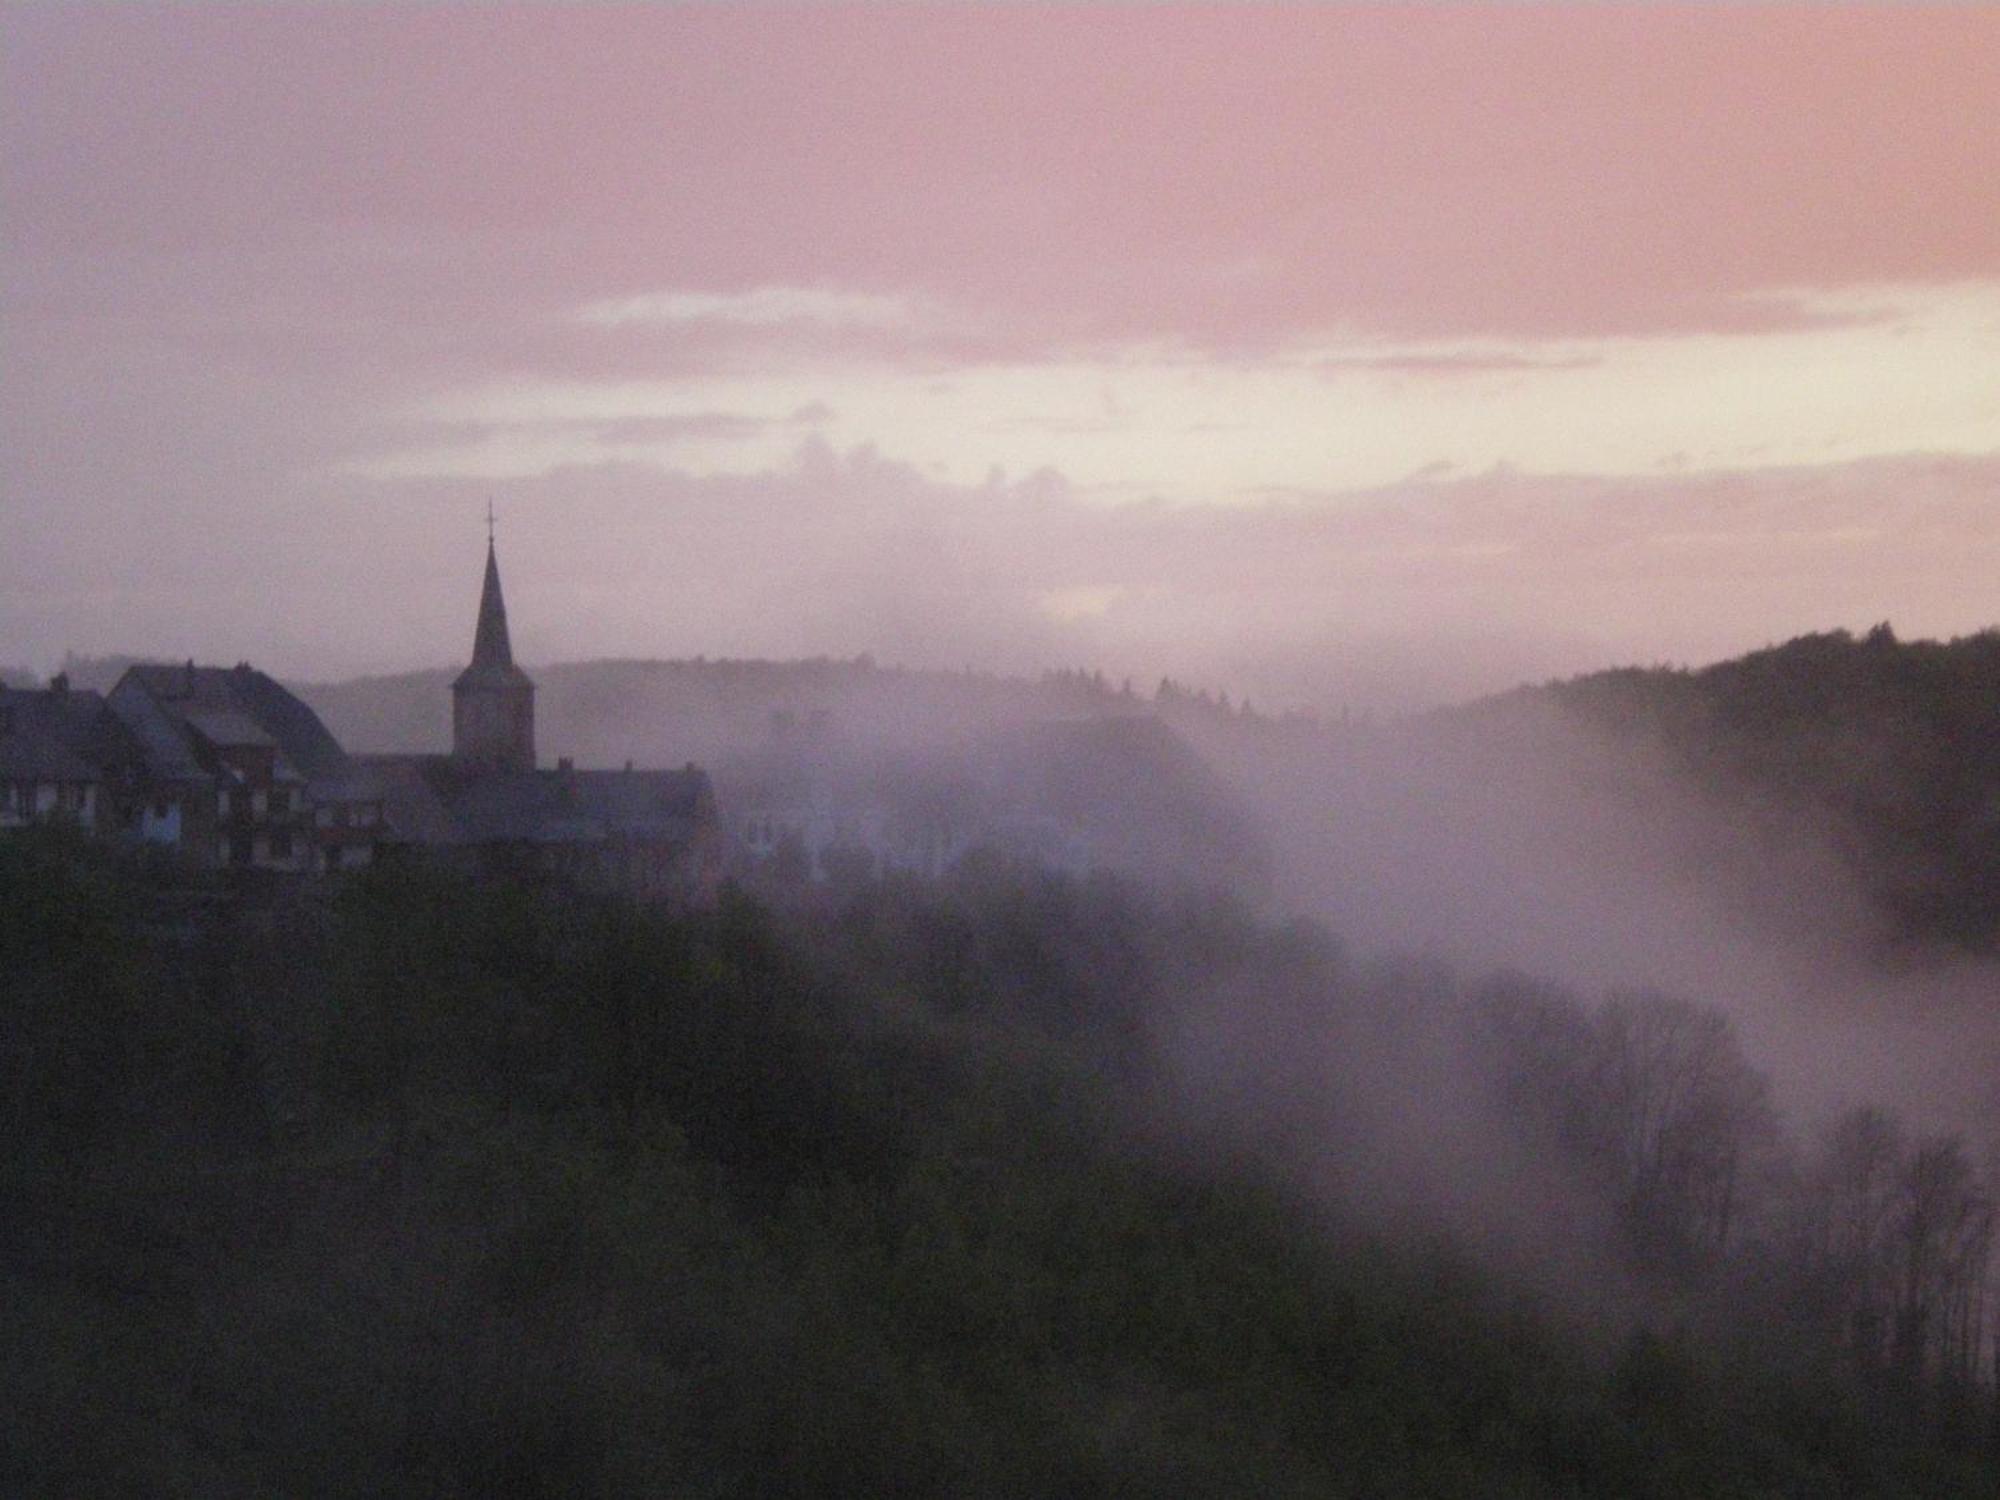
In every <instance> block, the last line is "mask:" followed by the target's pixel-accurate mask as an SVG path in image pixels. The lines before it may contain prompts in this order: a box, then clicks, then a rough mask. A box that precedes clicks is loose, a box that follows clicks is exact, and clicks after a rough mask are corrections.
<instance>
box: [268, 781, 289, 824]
mask: <svg viewBox="0 0 2000 1500" xmlns="http://www.w3.org/2000/svg"><path fill="white" fill-rule="evenodd" d="M291 810H292V794H291V792H290V791H289V790H288V789H287V788H285V787H281V786H274V787H272V788H271V815H272V816H273V817H278V818H282V817H285V816H287V815H288V814H290V812H291Z"/></svg>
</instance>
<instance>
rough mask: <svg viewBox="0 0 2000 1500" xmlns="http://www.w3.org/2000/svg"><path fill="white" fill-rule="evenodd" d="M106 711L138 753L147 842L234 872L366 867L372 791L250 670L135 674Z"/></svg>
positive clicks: (138, 824) (376, 827) (281, 693)
mask: <svg viewBox="0 0 2000 1500" xmlns="http://www.w3.org/2000/svg"><path fill="white" fill-rule="evenodd" d="M106 702H107V703H108V704H109V706H110V708H111V709H112V711H113V712H114V713H115V714H116V715H117V717H118V719H119V720H120V721H121V722H122V723H123V725H124V726H125V728H126V729H127V730H128V731H129V732H130V734H131V736H132V738H133V739H134V740H135V741H136V742H137V744H138V749H139V757H140V763H141V765H142V767H143V785H142V786H141V787H140V788H138V789H137V793H136V795H137V796H138V798H139V801H140V809H139V812H138V815H137V817H136V819H135V820H134V831H136V832H137V833H138V834H139V835H140V836H141V837H142V838H145V839H147V840H148V841H150V842H154V843H161V844H167V845H171V846H173V847H175V848H178V849H179V850H180V851H181V852H182V853H183V854H185V855H186V856H187V857H188V858H189V859H191V860H192V861H193V862H194V863H196V864H199V865H207V866H223V867H230V868H237V869H262V870H278V871H289V872H295V873H297V872H304V871H311V870H328V869H351V868H354V867H356V866H359V865H365V864H367V863H368V862H369V861H370V860H371V859H372V858H373V853H374V847H375V844H376V842H377V841H378V839H379V838H380V836H381V833H382V820H381V806H382V797H381V792H380V789H379V787H378V786H377V785H376V784H375V782H374V780H373V779H372V778H371V777H370V776H368V775H367V774H366V773H365V772H364V771H363V770H362V769H361V767H359V766H358V765H357V764H356V763H355V762H354V761H353V759H352V758H350V757H349V756H348V754H347V752H346V751H344V750H343V749H341V748H340V743H339V741H337V740H336V739H334V737H333V736H332V734H330V733H328V731H327V728H326V726H325V725H324V724H322V723H321V722H320V721H319V716H318V715H317V714H315V713H314V712H313V711H312V710H311V709H310V708H308V707H307V706H306V705H305V704H304V703H302V702H300V701H299V699H298V698H296V697H295V696H293V694H291V693H290V692H288V691H287V690H286V689H285V688H284V687H282V686H281V685H280V684H279V683H278V682H277V681H275V680H274V679H273V678H271V677H268V676H266V675H265V674H264V673H262V672H259V671H257V670H256V669H255V668H254V667H252V666H251V665H250V664H249V663H248V662H238V663H237V664H236V665H235V666H234V667H200V666H196V665H195V664H194V663H193V662H188V663H186V664H185V665H183V666H160V665H142V666H136V667H132V668H130V669H128V670H127V671H126V673H125V675H124V676H123V677H121V678H119V680H118V685H117V686H116V687H114V688H112V690H111V694H110V697H109V698H108V699H107V700H106Z"/></svg>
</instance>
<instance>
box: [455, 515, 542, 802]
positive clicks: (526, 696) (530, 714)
mask: <svg viewBox="0 0 2000 1500" xmlns="http://www.w3.org/2000/svg"><path fill="white" fill-rule="evenodd" d="M451 753H452V756H453V758H454V759H456V760H460V761H464V762H466V763H468V764H470V765H475V766H479V767H482V768H484V769H487V770H497V771H532V770H533V769H534V768H535V684H534V683H533V682H532V681H530V680H529V677H528V674H527V673H526V672H523V671H522V670H521V669H520V668H519V667H517V666H515V665H514V648H513V645H512V643H511V642H510V641H509V640H508V638H507V603H506V600H505V599H504V598H503V597H502V596H501V593H500V560H499V558H498V556H497V555H496V553H495V551H494V546H493V509H492V507H491V506H488V507H487V511H486V581H485V584H484V585H483V586H482V587H481V589H480V591H479V624H478V626H477V627H476V628H475V629H474V631H473V634H472V663H471V665H470V666H468V667H467V668H466V669H465V670H464V671H463V672H461V673H459V674H458V680H457V681H456V682H454V683H453V684H452V685H451Z"/></svg>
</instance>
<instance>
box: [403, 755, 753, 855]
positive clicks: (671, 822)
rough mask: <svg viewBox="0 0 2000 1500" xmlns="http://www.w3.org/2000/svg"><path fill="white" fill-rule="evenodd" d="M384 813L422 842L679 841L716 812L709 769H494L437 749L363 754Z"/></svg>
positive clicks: (408, 835) (566, 842) (413, 837)
mask: <svg viewBox="0 0 2000 1500" xmlns="http://www.w3.org/2000/svg"><path fill="white" fill-rule="evenodd" d="M363 764H364V765H365V766H367V767H368V768H370V769H371V770H375V771H376V772H378V773H379V774H380V775H381V776H382V778H383V780H384V783H385V785H386V786H387V787H388V788H389V791H388V792H387V793H386V794H385V799H384V800H385V804H386V810H387V813H388V817H389V821H390V824H391V826H392V827H393V828H394V829H395V831H396V832H397V833H399V834H401V835H402V836H403V837H405V838H409V839H413V840H415V841H417V842H421V843H460V844H587V843H608V842H615V841H619V840H633V841H639V842H648V843H658V842H664V843H678V842H682V841H685V840H687V839H689V838H692V837H693V836H694V834H695V832H696V830H697V829H699V828H700V827H701V825H702V824H703V823H705V822H707V821H709V820H710V819H711V818H712V817H713V815H714V798H713V794H712V792H711V791H710V788H709V781H708V773H707V772H705V771H702V770H700V769H698V768H695V767H688V768H687V769H684V770H679V771H570V770H556V771H491V770H484V769H480V768H476V767H471V766H467V765H465V764H463V763H462V762H459V761H455V760H453V759H452V758H451V757H450V756H444V755H411V756H394V755H390V756H368V757H365V758H364V759H363Z"/></svg>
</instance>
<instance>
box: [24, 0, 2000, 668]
mask: <svg viewBox="0 0 2000 1500" xmlns="http://www.w3.org/2000/svg"><path fill="white" fill-rule="evenodd" d="M0 38H3V39H4V64H0V67H4V74H0V258H3V259H0V270H4V283H3V284H0V341H4V342H0V347H4V348H5V350H6V351H7V355H6V358H7V376H6V379H5V381H4V384H0V535H4V537H5V538H6V542H5V544H4V545H0V664H6V663H18V664H21V665H27V666H33V667H38V668H42V669H47V668H48V667H50V666H51V665H53V663H54V662H55V661H56V660H57V659H59V658H60V656H61V655H62V653H63V652H64V651H65V650H66V649H72V648H73V649H77V650H82V651H107V650H118V649H126V650H154V649H157V650H163V651H168V652H170V653H172V654H177V655H179V654H195V655H200V656H213V657H219V658H225V659H229V660H234V659H236V658H237V657H239V656H249V657H253V658H255V659H257V660H259V661H262V662H266V663H268V664H269V665H271V666H273V667H274V668H276V669H278V670H281V671H287V672H293V673H304V674H317V673H337V672H345V671H350V670H357V669H365V668H390V667H396V666H404V665H419V664H433V663H442V662H445V661H449V660H451V659H453V658H455V657H456V656H458V655H460V654H462V652H463V650H464V649H465V640H464V639H463V638H466V637H468V636H469V630H470V608H471V598H472V592H473V589H474V587H475V586H476V579H477V565H478V557H477V551H478V547H479V541H480V532H479V525H478V521H477V517H478V516H479V515H481V514H483V508H484V502H485V500H486V498H487V497H489V496H490V497H492V498H493V499H494V500H495V502H496V503H497V504H498V506H499V507H500V510H501V513H502V516H503V528H504V533H505V534H504V536H503V549H504V552H505V555H504V561H505V565H506V568H507V573H508V581H509V591H510V596H512V598H513V600H514V603H515V610H514V612H515V614H516V616H517V617H518V619H519V621H520V628H521V631H522V634H523V640H524V648H525V649H526V650H527V651H528V652H529V654H530V659H531V660H532V659H534V653H537V652H538V653H539V654H540V657H541V659H549V658H551V657H576V656H585V655H592V654H599V653H606V654H608V653H613V652H615V653H619V654H646V655H654V654H657V655H674V654H693V653H695V652H706V653H707V654H710V655H717V654H726V653H761V654H787V653H792V652H800V651H829V652H838V653H845V652H851V651H859V650H872V651H874V652H875V653H876V654H877V655H878V656H880V657H883V658H885V659H894V660H907V661H912V662H916V663H923V664H945V665H959V664H962V663H968V662H969V663H972V664H976V665H992V666H999V667H1005V668H1009V669H1031V668H1033V667H1035V666H1039V665H1042V664H1045V663H1046V664H1061V663H1071V662H1084V663H1088V664H1098V663H1099V662H1101V663H1102V664H1103V665H1105V666H1106V667H1107V668H1109V669H1111V670H1113V671H1132V672H1136V673H1140V674H1145V675H1152V674H1156V673H1159V672H1174V673H1176V674H1177V675H1192V676H1203V675H1210V676H1213V677H1215V678H1216V679H1217V680H1218V685H1223V686H1232V687H1236V688H1237V689H1239V690H1240V689H1241V688H1243V687H1245V686H1249V687H1252V688H1254V690H1255V691H1257V692H1259V693H1261V694H1263V695H1265V696H1266V697H1267V698H1276V699H1279V700H1286V699H1290V700H1292V701H1320V702H1325V701H1330V700H1332V699H1335V698H1341V699H1344V698H1347V697H1353V696H1360V697H1366V698H1371V699H1378V700H1380V701H1383V702H1395V701H1411V700H1417V699H1421V698H1423V697H1425V696H1440V695H1450V694H1455V693H1458V692H1463V691H1473V690H1476V689H1478V688H1479V687H1481V686H1501V685H1504V684H1505V681H1506V680H1507V678H1508V677H1509V676H1510V675H1512V674H1519V673H1534V674H1539V673H1543V672H1548V671H1556V670H1572V669H1579V668H1583V667H1588V666H1592V665H1599V664H1605V663H1609V662H1612V661H1617V660H1626V659H1639V660H1656V659H1663V658H1687V657H1701V656H1705V655H1714V654H1720V653H1725V652H1730V651H1734V650H1739V649H1743V648H1745V647H1748V646H1754V645H1757V644H1761V643H1762V642H1764V641H1767V640H1771V639H1779V638H1782V637H1784V636H1786V635H1789V634H1792V633H1796V632H1798V631H1802V630H1807V629H1814V628H1824V627H1830V626H1835V625H1845V626H1849V627H1862V626H1866V625H1868V624H1870V623H1872V622H1873V621H1874V620H1876V619H1880V618H1890V619H1893V620H1895V621H1896V623H1897V624H1898V626H1899V628H1902V629H1904V630H1905V631H1906V632H1911V631H1925V632H1956V631H1964V630H1970V629H1976V628H1979V627H1981V626H1984V625H1986V624H1988V623H1991V622H1993V621H1994V620H1995V619H2000V608H1995V607H1994V605H1993V603H1992V602H1991V601H1992V600H1993V598H1994V596H1995V594H1996V582H1995V580H1996V579H2000V571H1996V569H1995V567H1994V564H1995V562H1996V561H2000V558H1996V556H1995V554H1996V552H1997V551H2000V546H1996V541H1995V534H1996V531H2000V526H1996V521H2000V513H1996V510H1995V506H1996V504H2000V487H1996V480H2000V111H1996V110H1995V109H1994V108H1993V101H1994V100H1995V99H1996V98H2000V13H1997V12H1994V11H1989V10H1984V9H1980V8H1973V7H1966V8H1956V9H1950V10H1937V11H1930V10H1913V9H1909V8H1905V7H1887V6H1880V7H1870V8H1867V9H1856V10H1852V11H1846V10H1834V9H1826V8H1813V9H1803V8H1802V9H1797V10H1776V9H1763V8H1751V7H1727V8H1723V7H1701V8H1690V9H1687V10H1681V9H1676V8H1664V7H1654V8H1650V9H1647V10H1645V11H1641V10H1639V9H1638V8H1637V7H1615V6H1590V7H1575V8H1549V9H1536V8H1523V7H1518V6H1506V7H1500V6H1495V7H1491V8H1484V9H1480V8H1466V9H1454V10H1432V9H1425V8H1383V9H1344V8H1334V7H1321V8H1313V9H1289V10H1282V11H1267V10H1263V9H1259V8H1253V7H1248V6H1234V5H1232V6H1224V7H1217V8H1212V9H1201V10H1180V9H1168V8H1162V7H1155V6H1119V7H1106V8H1084V7H1077V8H1070V7H1047V8H1044V7H1033V8H1030V7H1005V8H1000V7H994V8H988V9H983V10H979V9H972V8H951V9H935V10H933V9H925V8H918V7H909V6H893V7H891V6H884V7H880V8H874V9H864V10H847V9H837V8H828V7H815V8H809V9H799V10H787V9H778V8H766V7H753V8H742V9H738V8H722V7H716V8H704V9H668V8H643V9H631V10H608V9H596V8H590V7H583V6H548V7H519V8H515V9H512V10H508V11H495V10H489V9H486V8H474V7H437V8H419V9H412V10H398V9H374V8H369V9H361V8H354V7H340V8H334V9H327V10H312V9H307V8H304V7H298V6H272V7H268V8H261V9H243V8H230V9H222V8H212V9H202V8H172V9H167V8H161V9H158V10H151V9H146V8H143V7H133V6H120V7H115V8H106V9H103V10H82V9H76V8H69V7H64V8H57V7H54V6H49V7H36V6H13V7H9V8H7V9H6V10H5V11H4V12H0Z"/></svg>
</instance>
